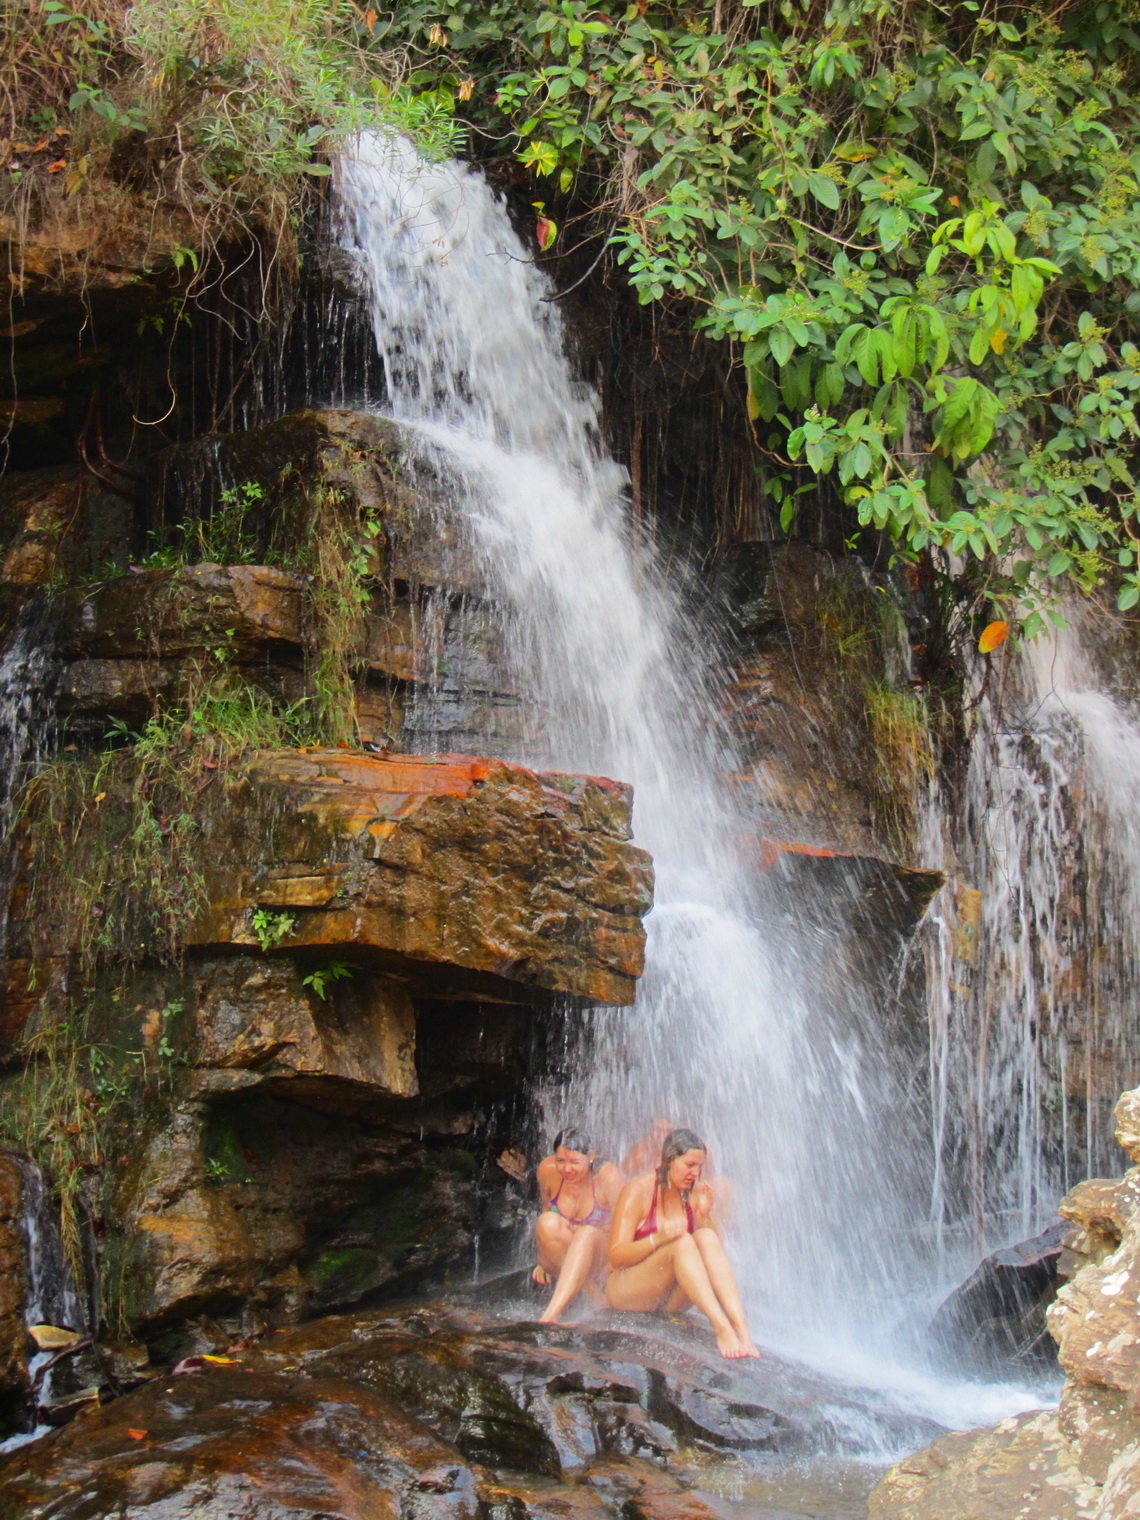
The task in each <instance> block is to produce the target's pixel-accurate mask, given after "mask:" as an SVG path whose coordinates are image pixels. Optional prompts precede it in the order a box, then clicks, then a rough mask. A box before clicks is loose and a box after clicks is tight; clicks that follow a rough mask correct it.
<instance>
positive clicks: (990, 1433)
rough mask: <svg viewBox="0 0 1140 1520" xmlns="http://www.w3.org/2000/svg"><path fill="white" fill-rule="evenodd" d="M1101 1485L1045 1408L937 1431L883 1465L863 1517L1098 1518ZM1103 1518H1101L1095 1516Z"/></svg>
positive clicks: (977, 1519)
mask: <svg viewBox="0 0 1140 1520" xmlns="http://www.w3.org/2000/svg"><path fill="white" fill-rule="evenodd" d="M1100 1497H1101V1490H1100V1486H1099V1484H1097V1483H1095V1482H1093V1480H1092V1479H1091V1478H1090V1477H1088V1476H1086V1475H1085V1474H1084V1473H1083V1472H1082V1471H1081V1469H1080V1467H1079V1466H1078V1465H1077V1461H1076V1457H1075V1454H1074V1452H1073V1450H1072V1448H1071V1446H1070V1445H1069V1443H1068V1441H1066V1440H1065V1438H1064V1437H1063V1436H1062V1434H1061V1432H1060V1430H1059V1429H1058V1425H1057V1416H1056V1415H1055V1414H1053V1413H1051V1412H1045V1413H1036V1414H1023V1415H1018V1416H1017V1417H1016V1418H1014V1419H1008V1420H1002V1421H1001V1423H1000V1424H999V1425H997V1426H995V1428H994V1429H993V1430H968V1431H963V1432H961V1433H955V1434H952V1435H947V1436H942V1437H941V1438H940V1439H939V1440H937V1441H935V1442H934V1443H933V1445H931V1446H928V1447H927V1448H926V1450H925V1451H921V1452H919V1453H918V1455H917V1456H913V1457H907V1458H906V1459H905V1460H904V1461H902V1462H899V1463H897V1464H896V1465H895V1466H894V1467H892V1468H891V1470H890V1472H889V1473H888V1474H887V1475H886V1477H885V1478H884V1479H883V1481H882V1482H881V1483H880V1484H879V1486H878V1488H876V1489H875V1490H874V1492H873V1493H872V1495H871V1498H870V1500H869V1502H868V1506H867V1515H868V1520H1014V1517H1015V1516H1016V1517H1017V1520H1094V1516H1095V1517H1097V1520H1102V1517H1101V1516H1099V1515H1098V1506H1099V1503H1100ZM1103 1520H1107V1517H1103Z"/></svg>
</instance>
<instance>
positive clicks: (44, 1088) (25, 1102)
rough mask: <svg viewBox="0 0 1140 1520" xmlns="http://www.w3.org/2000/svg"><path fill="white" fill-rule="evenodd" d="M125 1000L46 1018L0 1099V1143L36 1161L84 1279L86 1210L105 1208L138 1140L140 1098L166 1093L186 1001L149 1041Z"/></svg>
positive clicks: (167, 1014) (152, 1019)
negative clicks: (117, 1160)
mask: <svg viewBox="0 0 1140 1520" xmlns="http://www.w3.org/2000/svg"><path fill="white" fill-rule="evenodd" d="M121 1004H122V998H121V994H119V993H117V992H111V993H107V992H103V993H102V994H100V995H98V996H92V997H89V998H87V999H86V1000H85V1001H84V1002H83V1003H82V1004H81V1005H80V1006H78V1007H77V1006H74V1005H73V1006H71V1007H69V1008H67V1009H66V1010H64V1011H62V1013H61V1014H60V1015H59V1016H55V1015H54V1014H51V1013H49V1015H48V1016H47V1017H41V1018H38V1019H37V1020H36V1021H35V1022H34V1025H33V1028H32V1031H31V1034H30V1036H29V1037H28V1038H26V1039H25V1041H24V1044H23V1046H22V1051H21V1053H22V1055H23V1057H24V1065H23V1068H22V1070H20V1071H19V1072H18V1073H17V1074H16V1075H15V1076H14V1077H12V1078H11V1079H9V1081H8V1082H7V1084H6V1087H5V1091H4V1094H3V1102H2V1103H0V1141H2V1143H3V1144H4V1145H5V1147H7V1148H8V1149H10V1150H13V1151H15V1152H16V1153H17V1154H20V1155H25V1156H29V1157H30V1158H31V1159H32V1160H33V1161H35V1162H36V1164H37V1165H38V1166H39V1167H40V1169H41V1170H42V1171H43V1174H44V1176H45V1178H46V1179H47V1181H48V1184H49V1186H50V1187H51V1189H52V1192H53V1194H54V1195H55V1197H56V1199H57V1200H58V1202H59V1206H60V1226H61V1235H62V1239H63V1245H64V1250H65V1252H66V1255H67V1258H68V1263H69V1265H70V1267H71V1270H72V1274H73V1276H74V1278H75V1281H76V1282H82V1281H83V1280H84V1279H85V1277H86V1264H85V1261H84V1247H83V1230H84V1216H85V1214H86V1213H87V1212H88V1211H89V1210H90V1211H92V1212H97V1211H98V1203H99V1200H98V1196H97V1195H98V1191H99V1185H100V1179H101V1177H102V1176H104V1175H105V1174H106V1170H107V1164H108V1158H109V1156H110V1155H111V1154H112V1153H115V1152H118V1153H122V1152H123V1149H124V1146H123V1143H122V1142H124V1141H125V1140H126V1138H127V1136H129V1138H130V1140H131V1141H134V1142H137V1138H138V1110H139V1100H140V1095H141V1094H142V1093H143V1092H144V1091H147V1092H149V1093H150V1094H151V1096H152V1097H155V1096H158V1097H163V1096H165V1095H167V1094H168V1093H169V1091H170V1088H171V1084H172V1080H173V1076H174V1072H175V1067H176V1062H177V1053H176V1049H175V1041H174V1034H173V1026H174V1024H175V1022H176V1021H177V1018H178V1015H179V1014H181V1012H182V1008H183V1005H182V1003H181V1002H179V1001H177V1000H169V999H168V1000H166V1001H165V1002H164V1003H163V1005H162V1006H161V1008H156V1009H155V1011H154V1012H153V1013H152V1014H151V1015H150V1016H149V1020H148V1024H149V1026H150V1027H149V1029H148V1030H147V1031H146V1033H144V1037H143V1038H142V1039H141V1040H139V1039H138V1038H130V1037H128V1036H127V1034H126V1031H125V1029H124V1027H123V1026H124V1022H125V1021H124V1019H123V1018H122V1016H121ZM138 1033H139V1027H138V1023H137V1014H136V1018H135V1021H134V1024H133V1034H134V1035H135V1036H137V1035H138ZM147 1033H149V1036H150V1038H149V1039H148V1038H147Z"/></svg>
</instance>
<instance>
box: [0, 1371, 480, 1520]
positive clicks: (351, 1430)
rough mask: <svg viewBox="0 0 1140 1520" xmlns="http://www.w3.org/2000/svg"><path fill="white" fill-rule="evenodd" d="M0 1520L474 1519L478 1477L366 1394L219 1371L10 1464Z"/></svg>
mask: <svg viewBox="0 0 1140 1520" xmlns="http://www.w3.org/2000/svg"><path fill="white" fill-rule="evenodd" d="M7 1465H8V1469H9V1470H8V1471H7V1472H6V1473H5V1475H4V1481H3V1484H2V1487H0V1520H47V1517H48V1516H49V1515H50V1516H51V1517H52V1520H86V1517H89V1516H92V1515H111V1514H114V1515H115V1516H117V1517H119V1520H144V1517H150V1516H155V1515H157V1514H158V1513H161V1514H162V1515H163V1516H164V1517H165V1520H196V1517H198V1516H204V1515H218V1516H220V1515H231V1514H232V1515H235V1516H236V1515H240V1516H241V1517H242V1520H292V1517H296V1516H299V1515H300V1514H306V1515H313V1516H316V1515H321V1516H326V1517H328V1520H403V1517H405V1516H407V1517H412V1516H414V1517H416V1520H421V1517H422V1520H437V1517H438V1520H479V1517H480V1506H479V1500H478V1496H477V1494H476V1484H475V1477H474V1474H473V1473H472V1471H471V1469H470V1468H469V1467H468V1466H467V1464H466V1463H465V1462H464V1461H463V1459H462V1457H461V1456H460V1455H459V1453H458V1452H456V1451H455V1450H454V1448H452V1447H449V1446H448V1445H447V1444H446V1443H445V1442H443V1441H441V1440H440V1439H439V1438H438V1437H437V1436H435V1435H433V1433H432V1432H431V1431H430V1430H428V1429H427V1428H425V1427H424V1426H423V1425H422V1424H420V1423H419V1422H418V1421H416V1420H414V1419H412V1418H410V1417H409V1416H408V1415H407V1414H405V1413H404V1412H403V1410H401V1409H400V1408H399V1407H398V1406H397V1405H395V1404H393V1403H392V1402H391V1400H389V1399H386V1398H384V1397H383V1396H382V1395H381V1394H379V1393H377V1392H376V1391H374V1390H373V1389H370V1388H367V1387H364V1386H363V1385H361V1384H359V1383H347V1382H344V1381H342V1380H337V1379H327V1378H313V1379H310V1380H307V1381H304V1382H301V1383H296V1382H292V1381H289V1380H287V1379H284V1378H274V1377H265V1376H259V1375H257V1374H256V1373H252V1372H249V1371H246V1370H244V1369H240V1370H236V1369H233V1368H228V1367H217V1368H214V1369H212V1370H210V1371H209V1372H206V1373H202V1374H199V1375H195V1376H183V1377H175V1378H159V1379H158V1380H157V1381H155V1382H152V1383H150V1384H149V1385H148V1386H146V1387H145V1388H141V1389H139V1390H137V1391H136V1392H135V1393H133V1394H131V1395H129V1396H128V1397H127V1398H124V1399H120V1400H117V1401H116V1402H115V1403H112V1404H110V1405H109V1406H107V1407H106V1408H104V1409H98V1410H93V1411H92V1412H90V1413H89V1414H88V1415H87V1416H86V1417H85V1418H82V1419H79V1420H76V1421H75V1422H74V1423H73V1424H72V1425H70V1426H68V1427H67V1428H66V1429H65V1430H62V1431H60V1432H59V1433H58V1434H57V1435H55V1436H52V1437H49V1438H48V1439H47V1440H44V1441H41V1442H39V1443H38V1444H37V1445H36V1446H34V1447H31V1448H25V1449H24V1450H23V1451H22V1452H19V1453H17V1454H16V1460H15V1461H10V1462H9V1463H8V1464H7Z"/></svg>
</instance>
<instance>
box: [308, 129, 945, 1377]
mask: <svg viewBox="0 0 1140 1520" xmlns="http://www.w3.org/2000/svg"><path fill="white" fill-rule="evenodd" d="M336 214H337V235H338V237H339V239H340V241H341V243H342V244H343V245H344V246H345V247H346V248H347V249H349V250H351V251H352V252H353V254H354V256H355V258H356V260H357V263H358V267H359V270H360V275H361V280H362V284H363V286H364V287H365V289H366V291H367V294H368V297H369V298H370V300H371V305H372V316H373V324H374V330H375V336H376V343H377V348H378V352H379V355H380V364H381V370H382V373H383V376H384V382H385V394H386V408H387V411H388V413H389V414H390V415H391V416H392V417H393V418H395V419H396V420H398V421H399V422H401V423H403V424H405V425H406V426H407V428H408V429H409V433H410V436H411V437H412V438H414V440H415V449H416V451H417V452H418V453H419V455H420V457H422V458H426V459H429V460H430V461H431V464H432V467H433V469H434V470H435V471H436V472H437V473H438V474H442V475H443V476H444V477H445V478H446V479H447V480H448V481H449V483H450V485H451V489H452V491H453V493H454V495H455V496H456V497H457V499H458V500H459V501H460V502H461V504H462V506H463V508H464V511H465V514H466V522H467V525H468V527H469V530H470V533H471V536H472V542H473V544H474V545H475V547H476V550H477V552H478V553H479V555H480V558H481V560H482V564H483V567H484V573H485V574H486V575H487V577H488V580H489V582H490V583H491V585H492V586H493V588H494V591H495V594H496V596H497V597H498V599H499V601H500V603H501V605H502V606H503V607H504V608H505V609H507V614H508V621H509V625H510V627H509V632H510V640H511V645H512V650H513V654H514V659H515V662H516V664H517V667H518V677H519V684H520V686H521V687H524V688H526V689H528V690H530V691H532V692H533V693H534V694H535V698H536V706H537V709H538V711H539V714H540V716H539V718H538V720H537V721H536V723H535V725H534V731H533V733H532V734H531V735H530V736H529V737H528V739H527V740H526V741H525V742H524V743H522V744H521V746H520V750H519V753H518V754H515V755H508V756H507V758H522V759H525V760H528V761H531V762H532V763H540V764H542V765H544V766H548V767H551V768H565V769H571V770H578V771H580V770H585V771H592V772H600V773H603V774H606V775H609V776H613V777H617V778H620V779H622V780H625V781H630V782H632V783H633V785H634V789H635V793H634V794H635V806H634V823H635V831H636V838H637V840H638V842H639V843H641V844H643V845H644V846H645V847H646V848H647V849H648V850H650V851H651V852H652V855H653V858H654V862H655V867H656V873H657V886H656V905H655V907H654V910H653V912H652V914H651V915H650V917H649V920H648V925H647V927H648V937H649V938H648V955H647V969H646V973H645V976H644V978H643V980H642V983H641V986H640V988H639V992H638V997H637V1005H636V1008H634V1009H631V1010H600V1011H599V1012H598V1013H597V1015H596V1016H595V1024H594V1028H595V1037H594V1041H593V1045H592V1050H591V1057H590V1060H589V1063H588V1065H589V1069H588V1070H583V1071H582V1072H580V1073H579V1075H578V1076H577V1078H576V1079H575V1080H574V1081H573V1082H572V1083H571V1084H570V1087H569V1090H568V1091H567V1092H565V1093H563V1094H561V1095H560V1110H559V1112H558V1113H557V1114H552V1115H551V1118H552V1121H553V1120H555V1119H558V1120H560V1119H562V1118H566V1117H573V1118H576V1119H578V1120H581V1121H584V1122H585V1123H587V1124H588V1125H590V1126H591V1127H596V1128H597V1131H598V1132H599V1133H600V1134H601V1135H602V1136H603V1138H604V1139H605V1140H606V1141H608V1143H609V1144H610V1145H611V1146H612V1148H613V1149H612V1154H614V1155H615V1156H617V1155H620V1154H621V1153H622V1150H623V1148H624V1147H625V1146H628V1145H629V1144H631V1143H632V1142H633V1141H634V1140H635V1139H638V1138H640V1137H641V1136H642V1135H643V1134H644V1133H645V1131H646V1129H647V1127H648V1125H649V1123H650V1121H651V1120H652V1119H653V1118H654V1117H655V1116H657V1115H663V1116H665V1117H667V1118H668V1119H670V1120H671V1121H672V1122H674V1123H685V1124H688V1125H690V1126H692V1127H693V1128H695V1129H697V1130H698V1132H700V1133H702V1134H703V1135H704V1137H705V1138H706V1139H707V1141H708V1143H709V1147H710V1155H711V1159H712V1161H713V1163H714V1164H715V1167H716V1170H717V1172H719V1173H723V1174H724V1175H725V1176H726V1177H727V1178H728V1179H729V1180H730V1181H731V1184H732V1188H733V1190H734V1196H735V1220H734V1226H733V1235H732V1241H731V1250H732V1252H733V1256H734V1260H735V1264H736V1267H737V1271H738V1275H739V1276H740V1279H741V1283H742V1289H743V1291H744V1293H745V1296H746V1301H747V1302H748V1305H749V1310H750V1314H751V1316H752V1318H753V1323H754V1326H756V1327H757V1329H758V1330H760V1332H761V1333H766V1334H767V1335H768V1336H769V1339H770V1340H772V1341H775V1340H778V1339H781V1338H783V1339H785V1341H786V1339H787V1335H788V1334H789V1333H792V1335H793V1340H795V1342H796V1344H797V1345H798V1346H799V1348H800V1349H802V1348H803V1347H804V1346H805V1345H807V1344H808V1342H809V1341H810V1340H811V1339H812V1337H813V1336H814V1337H816V1339H817V1341H818V1342H821V1343H825V1344H826V1346H827V1347H828V1348H830V1352H834V1351H835V1348H836V1347H837V1346H838V1345H839V1344H840V1342H842V1340H843V1339H844V1337H845V1336H848V1337H850V1339H851V1340H852V1342H853V1343H855V1344H857V1345H861V1346H862V1347H863V1348H864V1349H865V1348H867V1347H869V1346H874V1347H877V1348H879V1351H880V1352H881V1348H882V1347H883V1346H884V1345H885V1344H889V1337H890V1336H891V1335H894V1336H895V1337H896V1340H897V1326H898V1322H899V1319H900V1316H901V1313H902V1310H903V1308H904V1307H905V1305H904V1303H903V1300H904V1299H905V1297H906V1295H907V1294H909V1293H910V1292H912V1291H913V1290H914V1289H915V1286H916V1281H917V1279H918V1277H920V1276H921V1272H922V1264H921V1262H920V1260H919V1256H918V1253H917V1250H916V1248H915V1245H914V1239H913V1237H914V1232H913V1231H912V1229H911V1226H912V1224H913V1223H914V1219H915V1201H914V1200H915V1199H916V1198H921V1197H922V1190H923V1185H924V1182H925V1177H926V1172H925V1167H926V1164H927V1160H928V1152H927V1144H928V1140H927V1136H926V1132H925V1128H924V1124H925V1113H924V1112H923V1111H921V1106H920V1105H915V1104H914V1103H913V1101H912V1100H911V1098H910V1096H909V1095H908V1090H907V1081H908V1079H909V1074H908V1073H906V1072H900V1071H897V1070H896V1069H895V1066H896V1065H897V1063H894V1064H892V1061H891V1058H890V1050H889V1041H888V1035H887V1030H886V1020H884V1017H883V1010H882V1008H881V1007H879V1006H878V1005H877V1003H876V1000H875V997H874V996H873V992H872V989H871V988H870V986H869V985H863V983H862V982H861V980H860V977H859V975H858V974H856V973H853V970H852V967H853V964H854V962H853V960H852V957H851V956H850V955H847V956H845V955H844V954H840V953H836V945H835V943H834V942H833V940H831V939H828V937H827V935H826V934H824V933H823V932H822V931H821V930H819V929H817V928H815V927H813V926H811V925H808V924H806V923H802V922H800V921H799V920H798V919H797V918H796V917H795V915H793V914H789V913H783V914H782V915H781V914H777V915H775V916H773V914H772V912H771V910H770V909H769V910H765V908H764V906H763V903H762V901H761V897H760V893H759V891H758V884H757V883H758V877H759V871H758V866H757V863H756V861H755V860H754V859H750V858H749V856H748V852H747V848H746V845H745V843H744V841H745V840H746V839H747V837H748V830H747V827H746V822H745V820H744V819H743V818H742V817H741V816H740V814H739V812H738V811H737V809H736V807H735V806H734V804H733V802H732V801H731V799H730V798H729V796H728V795H727V789H726V788H725V787H724V786H722V783H721V781H720V778H721V777H722V776H726V775H729V774H731V773H732V772H733V770H734V757H733V752H732V743H731V740H730V736H729V734H728V733H727V731H726V727H725V724H724V722H723V720H722V717H721V715H720V711H719V709H718V705H717V702H716V699H715V689H714V676H715V667H716V662H717V651H716V649H715V647H713V645H712V643H711V642H710V640H709V636H708V634H707V632H706V631H704V630H703V629H699V628H698V627H697V626H695V625H694V624H693V623H692V622H691V621H690V619H689V618H688V617H687V615H686V613H685V611H684V608H683V606H682V602H681V598H680V596H679V593H678V590H677V588H676V587H675V586H673V585H671V584H670V582H669V580H668V578H667V577H666V576H665V575H664V573H663V571H662V568H661V566H660V565H659V563H658V562H657V561H656V559H655V557H654V554H653V552H652V549H651V548H646V547H644V546H639V547H637V548H635V546H634V544H633V542H632V541H631V537H630V535H629V534H628V533H627V503H626V497H625V488H626V479H625V474H624V472H623V470H622V469H621V468H620V467H619V466H618V465H617V464H616V463H615V462H614V461H613V460H612V459H610V458H609V457H608V456H607V454H606V452H605V450H604V447H603V444H602V440H601V426H600V418H599V409H598V401H597V398H596V396H595V395H594V394H593V393H592V392H591V391H590V390H589V389H588V388H587V387H585V386H583V385H581V384H579V383H578V382H577V381H576V380H575V378H574V375H573V372H572V369H571V365H570V363H569V361H568V359H567V356H566V346H565V342H564V335H563V332H562V327H561V319H560V314H559V308H558V306H557V303H556V302H554V301H552V300H551V296H552V294H553V291H552V288H551V286H550V284H549V282H548V281H547V280H546V278H545V277H544V276H543V275H542V274H541V273H540V272H539V271H538V270H537V269H536V268H535V266H534V264H533V261H532V260H531V259H530V258H529V256H528V254H527V252H526V250H525V248H524V247H523V245H522V243H521V241H520V239H519V238H518V237H517V236H516V234H515V232H514V231H513V229H512V227H511V225H510V222H509V219H508V216H507V213H506V210H505V208H504V207H503V205H502V204H501V203H500V202H499V201H498V200H497V199H496V198H495V197H494V195H493V194H492V192H491V190H490V189H489V187H488V186H487V184H486V183H485V182H484V180H483V179H482V177H481V176H480V175H479V174H477V173H476V172H474V171H472V170H471V169H468V168H466V167H464V166H461V165H457V164H446V165H424V164H423V163H421V162H419V161H417V160H416V158H415V156H414V154H413V153H412V151H411V149H410V148H409V147H407V146H406V145H403V144H399V143H392V142H389V141H386V140H384V139H381V138H379V137H375V136H369V135H365V136H363V137H362V138H361V139H360V140H359V142H358V144H357V145H356V148H355V151H354V152H353V153H352V154H351V155H350V156H349V157H347V158H346V159H345V161H344V162H343V163H342V164H341V165H340V168H339V175H338V199H337V213H336ZM552 1127H553V1123H552ZM789 1327H793V1329H792V1331H789ZM829 1354H830V1353H829Z"/></svg>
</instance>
